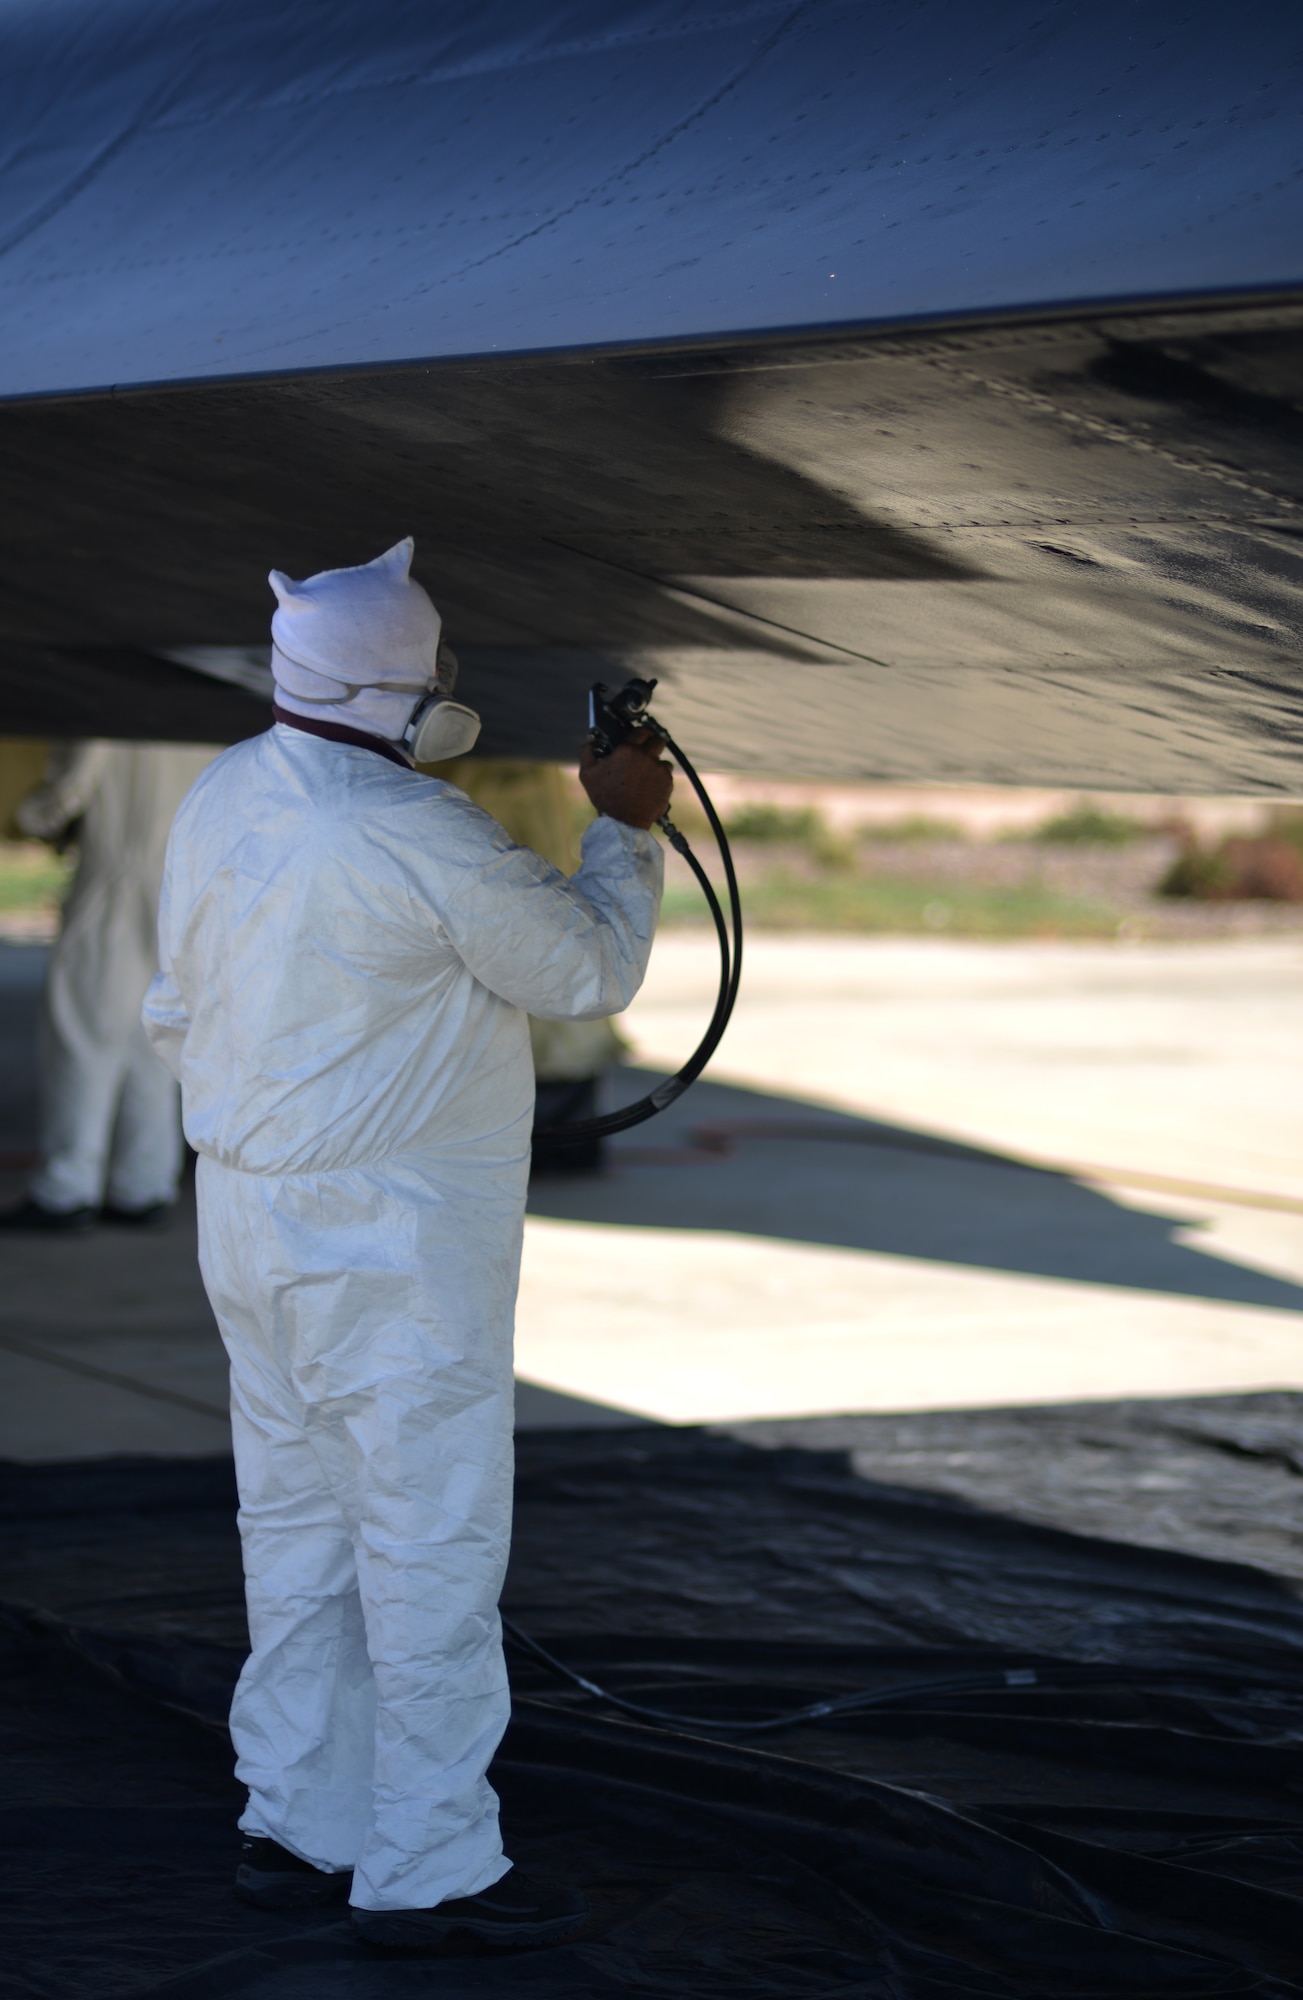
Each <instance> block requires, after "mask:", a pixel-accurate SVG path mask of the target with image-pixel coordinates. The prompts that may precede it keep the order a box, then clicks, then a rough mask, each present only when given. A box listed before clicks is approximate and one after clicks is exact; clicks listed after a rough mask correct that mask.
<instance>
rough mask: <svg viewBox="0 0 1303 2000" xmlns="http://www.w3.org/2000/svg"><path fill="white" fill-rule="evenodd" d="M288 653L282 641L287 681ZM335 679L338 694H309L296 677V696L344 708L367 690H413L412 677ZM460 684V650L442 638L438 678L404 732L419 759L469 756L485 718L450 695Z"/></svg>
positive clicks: (279, 654) (278, 653) (278, 654)
mask: <svg viewBox="0 0 1303 2000" xmlns="http://www.w3.org/2000/svg"><path fill="white" fill-rule="evenodd" d="M287 658H288V656H287V655H286V654H285V653H284V652H283V650H282V649H281V648H280V647H279V646H274V647H273V648H272V673H273V675H274V676H275V678H276V680H277V681H280V682H282V683H284V681H285V675H284V672H283V670H282V671H277V662H278V660H282V661H283V660H285V659H287ZM290 664H291V665H293V664H294V663H293V662H290ZM312 671H313V672H316V673H320V671H321V670H320V669H319V668H314V669H313V670H312ZM335 685H336V686H337V687H338V689H339V692H338V694H306V693H305V692H303V689H302V685H301V683H300V685H298V686H294V685H293V683H291V688H292V692H293V695H294V699H295V700H296V701H301V702H305V703H308V704H310V706H311V707H313V708H325V709H331V708H342V707H343V705H344V703H345V702H348V701H351V700H352V699H353V698H354V696H355V695H359V694H363V693H365V694H406V695H410V694H411V692H412V684H411V682H410V681H367V682H365V683H363V682H360V681H359V682H352V681H339V682H336V683H335ZM456 685H457V655H456V654H455V653H454V652H453V650H452V647H451V646H449V645H445V643H444V642H443V641H442V640H440V642H439V651H438V656H437V659H436V664H435V672H434V678H433V679H432V680H430V681H427V682H426V685H425V689H424V691H423V692H422V693H421V694H420V696H419V697H418V698H417V703H416V706H415V708H414V709H413V710H412V713H411V715H410V717H409V718H408V722H407V727H406V728H405V729H404V731H403V733H402V735H401V737H400V738H399V741H400V743H401V744H402V746H403V748H404V750H405V751H406V752H407V754H408V756H409V757H410V758H411V760H412V762H413V763H414V764H442V763H444V762H445V761H446V760H447V759H449V758H452V757H465V756H466V755H467V753H468V752H469V751H471V750H472V749H474V747H475V743H476V741H477V739H478V737H479V733H480V719H479V716H478V715H477V714H476V713H475V710H474V709H473V708H467V707H466V706H465V705H464V703H462V702H460V701H453V700H452V699H451V696H452V691H453V689H454V688H455V687H456Z"/></svg>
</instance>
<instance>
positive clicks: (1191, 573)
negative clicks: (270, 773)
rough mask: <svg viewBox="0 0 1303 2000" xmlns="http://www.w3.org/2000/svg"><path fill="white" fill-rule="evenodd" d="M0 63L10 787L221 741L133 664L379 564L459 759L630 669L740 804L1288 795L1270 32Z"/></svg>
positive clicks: (189, 24)
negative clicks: (60, 734)
mask: <svg viewBox="0 0 1303 2000" xmlns="http://www.w3.org/2000/svg"><path fill="white" fill-rule="evenodd" d="M0 47H3V48H4V51H5V54H4V60H3V61H2V62H0V103H3V105H4V116H3V118H0V131H3V133H4V140H3V160H2V162H0V164H2V165H3V172H0V322H2V323H3V326H4V341H3V349H2V350H0V688H2V689H3V691H4V704H3V711H2V712H3V713H4V715H5V717H6V726H7V727H9V728H10V729H13V730H19V729H25V728H26V729H32V730H41V731H44V730H49V729H53V728H59V727H65V728H66V727H75V728H80V727H82V726H83V725H84V726H88V727H89V726H93V727H95V728H105V727H109V728H112V729H114V730H115V732H120V733H124V734H132V733H155V734H160V735H202V734H212V735H229V734H233V733H237V732H238V731H239V730H241V729H246V728H255V727H258V726H261V722H262V711H261V709H260V708H259V707H258V705H257V703H256V702H254V701H253V700H252V699H251V698H249V697H247V696H245V695H242V694H241V693H239V692H238V691H237V690H233V689H230V688H225V687H222V686H220V685H219V684H218V683H216V682H209V681H207V680H205V679H204V678H203V677H202V676H200V675H198V674H195V673H193V672H189V671H187V670H185V669H183V668H180V667H176V666H174V665H167V664H164V663H163V662H162V660H161V658H160V655H163V654H166V653H167V652H169V651H172V650H174V649H176V648H182V647H194V646H204V645H207V646H251V645H256V644H258V643H259V642H260V641H261V640H262V639H263V638H264V636H265V632H266V621H267V616H268V611H269V607H270V599H269V597H268V595H267V592H266V586H265V582H264V579H265V575H266V571H267V569H268V568H269V567H270V566H271V565H272V564H273V563H274V564H275V565H277V566H278V567H281V568H285V569H288V570H290V571H291V572H296V571H297V572H298V573H303V572H306V571H308V570H310V569H313V568H318V567H321V566H323V565H325V564H329V563H335V562H349V561H356V560H360V559H364V558H365V557H367V556H369V555H371V554H373V553H375V552H376V551H377V550H378V549H379V548H381V547H383V546H385V545H386V543H387V542H388V541H391V540H393V539H395V538H396V536H397V535H399V534H402V533H407V532H412V533H414V534H415V535H416V536H417V538H418V551H419V553H418V567H419V569H420V572H421V574H422V577H423V579H424V580H425V581H426V582H427V583H428V585H429V586H430V588H431V589H432V591H433V592H434V594H435V595H436V598H437V600H438V601H439V603H440V605H441V607H442V608H443V609H444V611H445V614H446V618H447V624H448V629H449V632H450V634H451V636H452V638H453V641H454V643H455V644H456V645H457V647H458V650H459V652H460V653H461V654H462V657H463V660H464V663H465V666H464V672H465V681H464V687H465V690H466V693H467V697H468V698H469V699H473V700H475V701H476V702H477V703H478V704H479V705H480V706H481V707H482V708H483V710H484V712H485V716H486V723H487V728H486V734H485V739H484V747H485V749H486V750H489V751H492V752H497V753H503V752H519V753H520V754H529V755H565V754H568V753H569V751H570V750H571V749H572V748H573V744H574V740H575V737H576V734H577V732H578V730H579V728H580V726H581V718H582V704H581V695H582V690H583V688H584V686H585V685H586V683H587V681H588V680H590V679H592V678H593V677H594V676H595V675H598V674H600V675H602V676H603V677H605V678H610V677H611V676H612V675H613V674H614V673H618V672H620V671H621V670H623V669H626V668H627V669H628V670H630V671H632V670H635V669H636V670H638V671H643V672H647V671H650V672H653V673H657V674H659V675H660V676H661V677H662V679H663V681H664V683H665V697H664V707H665V711H666V713H667V716H668V718H669V719H670V720H671V721H672V723H673V724H674V725H675V727H676V730H678V731H680V732H681V733H682V734H683V737H684V739H685V740H686V741H689V742H690V743H691V744H692V746H693V747H694V749H695V750H696V751H698V752H699V754H700V755H701V757H702V758H703V759H704V760H705V761H706V762H707V763H713V764H715V765H718V766H723V767H725V768H741V769H756V768H763V769H768V770H782V769H793V770H796V771H798V772H806V773H810V774H827V775H830V776H839V777H845V776H853V775H889V776H894V777H919V778H934V779H935V778H947V777H950V778H956V779H960V778H981V779H1004V780H1023V781H1050V782H1058V783H1081V784H1089V785H1106V784H1107V785H1111V786H1136V787H1140V788H1144V787H1147V786H1155V787H1159V788H1162V789H1166V790H1203V789H1212V790H1220V791H1226V790H1246V791H1248V790H1266V791H1275V792H1286V793H1290V792H1292V793H1297V792H1299V791H1303V768H1301V765H1300V754H1299V753H1300V738H1301V737H1303V715H1301V713H1300V701H1299V695H1300V689H1301V686H1303V668H1301V666H1300V645H1299V626H1300V619H1299V609H1300V580H1301V578H1300V563H1299V555H1300V549H1301V548H1303V542H1301V540H1300V537H1301V536H1303V309H1301V308H1300V306H1299V305H1298V303H1297V300H1298V299H1299V297H1300V296H1301V295H1303V269H1301V268H1300V266H1303V229H1300V226H1299V225H1300V206H1301V204H1300V188H1301V187H1303V93H1301V92H1300V90H1299V87H1298V86H1299V80H1300V76H1301V75H1303V67H1301V66H1300V64H1301V59H1303V27H1300V26H1299V25H1297V23H1296V17H1295V16H1294V14H1293V12H1292V11H1291V10H1287V9H1282V8H1280V7H1278V6H1265V5H1258V6H1252V5H1251V6H1248V7H1246V8H1244V9H1241V10H1240V12H1239V13H1238V14H1236V15H1234V16H1233V17H1232V16H1230V15H1228V14H1227V13H1226V12H1225V10H1222V9H1215V8H1213V7H1211V6H1203V5H1200V4H1195V3H1194V0H1192V4H1189V5H1186V6H1184V7H1176V6H1174V5H1170V4H1166V0H1164V4H1157V5H1150V6H1138V5H1132V4H1124V0H1102V3H1101V4H1099V5H1092V6H1089V7H1087V6H1077V5H1066V4H1064V5H1048V6H1044V7H1040V8H1034V7H1032V6H1030V5H1024V4H1006V5H1002V6H1000V7H996V8H984V9H983V8H973V7H971V6H968V7H964V6H960V5H957V4H953V5H952V4H949V0H945V3H944V4H943V0H931V4H927V3H926V0H925V4H922V5H905V4H904V0H900V3H899V4H894V5H889V6H888V5H884V6H882V7H875V8H866V7H863V6H860V5H855V6H848V5H837V4H833V0H811V3H810V4H806V5H798V6H792V5H779V4H764V0H757V4H752V5H741V6H735V7H727V6H722V7H719V8H716V9H710V10H708V9H705V8H702V7H692V6H689V5H684V4H681V0H679V4H674V0H661V4H651V3H650V0H649V4H645V5H635V4H631V0H625V4H621V5H614V4H612V5H589V6H583V5H572V6H566V7H561V6H553V7H548V8H541V7H537V6H534V7H526V6H524V5H523V4H517V0H511V4H508V0H498V4H491V5H487V6H483V7H477V8H475V9H471V10H467V9H461V10H454V9H452V8H450V7H442V6H430V5H422V6H417V5H415V4H411V5H406V4H397V0H382V4H380V5H377V6H376V7H373V8H371V9H368V10H366V12H365V13H363V12H362V10H358V9H357V8H355V7H353V6H351V5H350V6H343V5H339V6H333V5H330V6H323V5H316V6H312V7H309V6H306V5H304V4H302V0H280V4H272V5H270V6H264V7H262V8H261V9H258V10H255V9H253V8H252V7H247V6H244V5H238V4H237V5H226V6H223V7H220V8H218V7H216V6H215V5H213V4H212V0H203V4H201V0H180V4H169V5H157V4H154V0H149V4H144V0H132V4H127V0H116V4H110V5H100V6H94V7H92V6H90V5H88V4H84V0H62V4H61V5H59V6H57V7H50V6H48V5H41V6H35V5H29V4H23V5H17V4H14V0H10V4H9V5H8V6H6V7H0ZM834 273H835V274H836V275H835V276H834V275H833V274H834ZM239 378H244V379H239ZM186 384H188V385H189V386H183V385H186ZM113 385H116V389H115V393H113V394H106V393H103V392H104V391H105V390H106V388H108V387H110V386H113ZM33 397H34V398H36V399H37V400H34V401H33V400H27V399H28V398H33ZM4 398H8V399H9V400H8V402H7V403H4V402H3V401H2V399H4ZM133 704H134V708H133ZM61 718H63V720H61ZM180 723H186V724H187V726H186V727H181V726H179V725H180Z"/></svg>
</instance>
